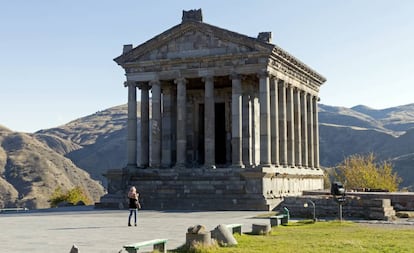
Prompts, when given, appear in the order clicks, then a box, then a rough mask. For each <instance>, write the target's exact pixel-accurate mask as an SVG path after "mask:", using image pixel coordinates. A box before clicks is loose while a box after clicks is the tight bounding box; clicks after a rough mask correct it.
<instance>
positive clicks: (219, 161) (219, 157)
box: [197, 103, 226, 165]
mask: <svg viewBox="0 0 414 253" xmlns="http://www.w3.org/2000/svg"><path fill="white" fill-rule="evenodd" d="M214 109H215V112H214V116H215V126H214V130H215V147H214V148H215V162H216V165H225V164H226V114H225V104H224V103H216V104H215V108H214ZM198 119H199V120H198V123H199V124H198V143H199V145H198V149H197V158H198V159H197V163H199V164H204V148H205V143H204V104H200V105H199V107H198Z"/></svg>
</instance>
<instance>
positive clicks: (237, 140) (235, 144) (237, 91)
mask: <svg viewBox="0 0 414 253" xmlns="http://www.w3.org/2000/svg"><path fill="white" fill-rule="evenodd" d="M230 77H231V83H232V86H231V87H232V88H231V126H232V127H231V136H232V137H231V146H232V156H231V160H232V166H233V167H237V168H241V167H243V164H242V114H241V113H242V100H241V98H242V96H241V94H242V90H241V78H240V76H239V75H237V74H232V75H231V76H230Z"/></svg>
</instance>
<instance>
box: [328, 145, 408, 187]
mask: <svg viewBox="0 0 414 253" xmlns="http://www.w3.org/2000/svg"><path fill="white" fill-rule="evenodd" d="M335 176H336V178H337V179H338V181H341V182H342V183H344V185H345V187H346V188H348V189H361V188H371V189H382V190H388V191H397V190H398V186H399V184H400V183H401V181H402V180H401V178H400V177H399V176H398V174H397V173H394V172H393V168H392V165H391V163H390V162H387V161H383V162H380V163H376V162H375V155H374V154H373V153H370V154H368V155H365V156H363V155H358V154H356V155H351V156H349V157H347V158H345V160H344V161H343V162H342V163H341V164H339V165H338V166H337V168H336V170H335Z"/></svg>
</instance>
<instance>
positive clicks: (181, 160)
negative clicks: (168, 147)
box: [175, 78, 187, 167]
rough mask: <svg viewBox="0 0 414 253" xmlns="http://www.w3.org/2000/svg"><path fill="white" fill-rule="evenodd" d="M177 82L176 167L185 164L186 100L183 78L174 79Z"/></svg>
mask: <svg viewBox="0 0 414 253" xmlns="http://www.w3.org/2000/svg"><path fill="white" fill-rule="evenodd" d="M175 83H176V84H177V162H176V166H177V167H185V165H186V148H187V136H186V123H187V122H186V114H187V112H186V106H187V104H186V101H187V89H186V83H187V81H186V80H185V78H178V79H176V80H175Z"/></svg>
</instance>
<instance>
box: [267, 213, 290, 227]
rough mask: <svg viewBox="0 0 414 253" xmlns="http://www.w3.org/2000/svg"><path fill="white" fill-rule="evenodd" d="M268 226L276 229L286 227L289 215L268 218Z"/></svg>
mask: <svg viewBox="0 0 414 253" xmlns="http://www.w3.org/2000/svg"><path fill="white" fill-rule="evenodd" d="M269 218H270V226H272V227H277V226H279V225H287V224H288V222H289V215H287V214H279V215H274V216H270V217H269Z"/></svg>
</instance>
